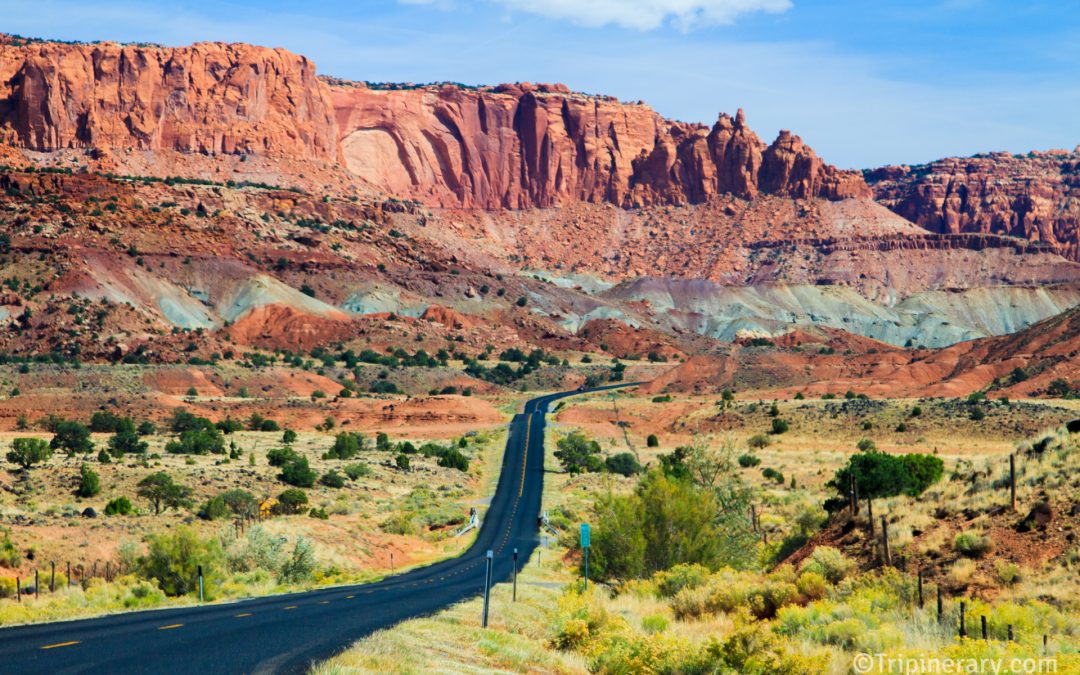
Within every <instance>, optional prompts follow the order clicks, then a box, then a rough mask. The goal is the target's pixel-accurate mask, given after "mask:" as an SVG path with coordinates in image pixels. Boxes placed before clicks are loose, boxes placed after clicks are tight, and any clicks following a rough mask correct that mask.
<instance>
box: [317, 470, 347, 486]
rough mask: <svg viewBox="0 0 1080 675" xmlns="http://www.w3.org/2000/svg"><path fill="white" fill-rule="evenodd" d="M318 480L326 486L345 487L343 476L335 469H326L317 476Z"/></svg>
mask: <svg viewBox="0 0 1080 675" xmlns="http://www.w3.org/2000/svg"><path fill="white" fill-rule="evenodd" d="M319 482H320V483H322V484H323V485H325V486H326V487H331V488H343V487H345V477H344V476H342V475H341V474H340V473H338V472H337V471H327V472H326V473H324V474H323V475H322V477H321V478H319Z"/></svg>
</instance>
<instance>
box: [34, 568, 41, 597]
mask: <svg viewBox="0 0 1080 675" xmlns="http://www.w3.org/2000/svg"><path fill="white" fill-rule="evenodd" d="M39 579H40V578H39V577H38V571H37V570H34V599H35V600H37V599H38V598H40V597H41V584H40V583H38V582H39Z"/></svg>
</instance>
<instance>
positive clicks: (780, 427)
mask: <svg viewBox="0 0 1080 675" xmlns="http://www.w3.org/2000/svg"><path fill="white" fill-rule="evenodd" d="M788 429H789V426H788V423H787V421H786V420H782V419H780V418H779V417H774V418H773V421H772V433H774V434H786V433H787V431H788Z"/></svg>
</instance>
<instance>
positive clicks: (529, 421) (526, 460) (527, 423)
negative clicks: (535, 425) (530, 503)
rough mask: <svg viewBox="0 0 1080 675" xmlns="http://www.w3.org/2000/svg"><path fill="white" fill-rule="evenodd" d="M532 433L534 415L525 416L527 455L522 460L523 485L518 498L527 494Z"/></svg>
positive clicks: (520, 487) (519, 488)
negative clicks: (524, 493) (527, 468)
mask: <svg viewBox="0 0 1080 675" xmlns="http://www.w3.org/2000/svg"><path fill="white" fill-rule="evenodd" d="M531 431H532V415H526V416H525V453H524V457H522V459H521V484H520V485H519V486H518V497H521V495H522V493H523V492H525V466H526V465H527V464H528V463H529V433H530V432H531Z"/></svg>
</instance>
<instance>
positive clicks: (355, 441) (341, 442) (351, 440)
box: [323, 431, 364, 459]
mask: <svg viewBox="0 0 1080 675" xmlns="http://www.w3.org/2000/svg"><path fill="white" fill-rule="evenodd" d="M363 448H364V437H363V436H362V435H360V434H354V433H352V432H349V431H343V432H341V433H340V434H338V435H337V437H335V438H334V445H333V446H332V447H331V448H330V449H329V450H327V451H326V453H325V454H323V459H352V458H353V457H356V456H357V455H359V454H360V451H361V450H363Z"/></svg>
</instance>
